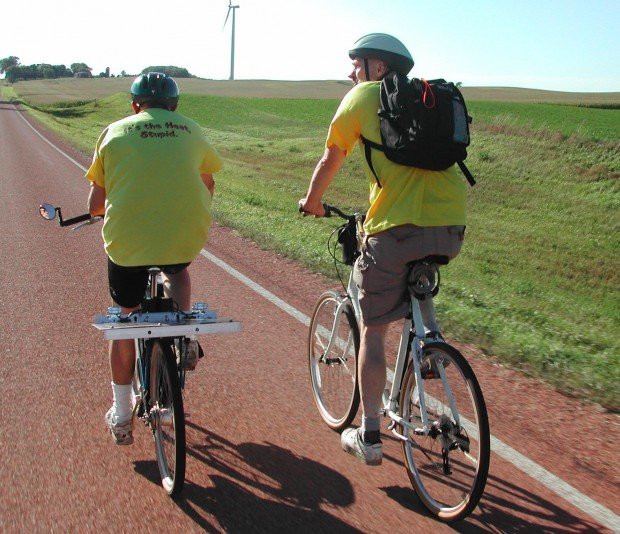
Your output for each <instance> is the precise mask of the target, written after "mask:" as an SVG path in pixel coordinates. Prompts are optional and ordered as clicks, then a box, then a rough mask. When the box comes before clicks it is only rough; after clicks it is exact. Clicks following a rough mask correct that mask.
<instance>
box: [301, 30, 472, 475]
mask: <svg viewBox="0 0 620 534" xmlns="http://www.w3.org/2000/svg"><path fill="white" fill-rule="evenodd" d="M349 56H350V57H351V59H352V61H353V70H352V72H351V74H350V75H349V78H351V80H352V81H353V84H354V87H353V89H351V91H349V92H348V93H347V95H346V96H345V97H344V99H343V100H342V102H341V104H340V106H339V107H338V110H337V111H336V114H335V116H334V118H333V119H332V122H331V125H330V128H329V133H328V136H327V141H326V148H325V153H324V155H323V157H322V158H321V159H320V160H319V162H318V164H317V166H316V168H315V170H314V173H313V175H312V179H311V182H310V186H309V188H308V193H307V194H306V197H305V198H303V199H301V200H300V201H299V207H300V208H301V209H302V210H303V211H304V212H305V213H306V214H311V215H315V216H317V217H322V216H323V215H324V214H325V210H324V209H323V205H322V196H323V194H324V193H325V191H326V190H327V188H328V186H329V184H330V183H331V181H332V180H333V179H334V177H335V175H336V174H337V172H338V171H339V169H340V168H341V166H342V164H343V162H344V159H345V158H346V157H347V156H348V155H349V154H350V153H351V152H352V150H353V149H354V147H355V145H357V144H358V142H359V141H360V139H361V137H362V136H363V137H364V138H366V139H369V140H370V141H374V142H375V143H378V144H381V134H380V130H379V117H378V116H377V110H378V109H379V107H380V103H379V94H380V80H381V79H382V78H383V77H384V76H385V75H386V74H387V73H388V72H390V71H397V72H400V73H402V74H405V75H406V74H407V73H408V72H409V71H410V70H411V68H412V67H413V58H412V57H411V54H410V53H409V51H408V50H407V48H406V47H405V46H404V45H403V44H402V43H401V42H400V41H399V40H398V39H396V38H395V37H393V36H391V35H387V34H383V33H372V34H369V35H364V36H363V37H361V38H360V39H358V40H357V41H356V42H355V44H354V45H353V47H352V48H351V50H350V51H349ZM360 154H361V156H360V157H361V159H362V162H363V163H362V164H363V166H364V169H365V171H366V176H367V179H368V186H369V201H370V207H369V209H368V212H367V214H366V220H365V222H364V231H365V233H366V238H365V240H364V244H363V247H362V254H361V256H360V257H359V258H358V259H357V261H356V263H355V266H354V280H355V282H356V284H357V286H358V287H359V301H360V306H361V309H362V323H361V325H360V337H361V339H360V350H359V358H358V360H359V367H358V372H359V384H360V394H361V401H362V412H363V413H362V426H361V428H359V429H356V428H347V429H346V430H345V431H344V432H343V433H342V436H341V442H342V447H343V449H344V450H345V451H347V452H349V453H351V454H353V455H355V456H357V457H358V458H360V459H361V460H363V461H364V462H365V463H366V464H367V465H380V464H381V461H382V457H383V449H382V444H381V438H380V417H381V408H382V406H381V396H382V393H383V390H384V388H385V380H386V362H385V348H384V346H385V336H386V332H387V328H388V325H389V323H391V322H393V321H395V320H399V319H402V318H404V317H405V316H406V314H407V313H408V304H407V299H406V296H407V285H406V275H407V263H408V262H411V261H413V260H416V259H421V258H424V257H426V256H429V255H443V256H448V257H449V258H454V257H455V256H456V255H457V254H458V253H459V251H460V249H461V245H462V241H463V236H464V231H465V208H466V191H467V190H466V187H467V186H466V184H465V182H464V180H463V179H462V177H461V176H460V175H459V173H457V171H456V170H455V168H454V167H450V168H448V169H446V170H444V171H429V170H423V169H419V168H415V167H407V166H403V165H399V164H397V163H394V162H392V161H389V160H388V159H387V158H386V157H385V155H384V154H383V152H380V151H375V153H373V166H374V169H375V171H376V173H377V175H378V177H379V178H380V183H381V185H379V183H378V181H377V180H376V179H375V176H374V174H373V173H372V171H371V170H370V168H369V167H368V164H367V162H366V159H365V157H364V154H363V150H360ZM422 311H423V314H424V315H425V316H426V317H425V319H426V318H427V317H428V316H429V314H426V313H425V311H424V309H423V310H422ZM426 326H427V327H429V324H426ZM435 326H436V325H435ZM431 329H433V328H432V325H431Z"/></svg>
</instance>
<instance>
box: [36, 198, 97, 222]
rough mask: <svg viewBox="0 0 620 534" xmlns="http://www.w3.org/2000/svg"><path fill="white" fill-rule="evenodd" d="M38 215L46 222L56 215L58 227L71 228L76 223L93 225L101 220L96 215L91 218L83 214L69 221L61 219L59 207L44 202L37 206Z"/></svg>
mask: <svg viewBox="0 0 620 534" xmlns="http://www.w3.org/2000/svg"><path fill="white" fill-rule="evenodd" d="M39 214H40V215H41V217H43V218H44V219H47V220H48V221H51V220H52V219H54V218H55V217H56V215H58V222H59V224H60V226H71V225H73V224H77V223H84V224H93V223H95V222H97V221H98V220H100V219H101V217H100V216H98V215H97V216H94V217H93V216H92V215H91V214H90V213H84V214H82V215H77V216H75V217H71V218H69V219H63V218H62V210H61V209H60V206H58V207H56V206H52V205H51V204H48V203H46V202H45V203H43V204H41V205H40V206H39ZM84 221H86V222H84ZM80 226H83V225H80ZM76 228H79V226H77V227H76Z"/></svg>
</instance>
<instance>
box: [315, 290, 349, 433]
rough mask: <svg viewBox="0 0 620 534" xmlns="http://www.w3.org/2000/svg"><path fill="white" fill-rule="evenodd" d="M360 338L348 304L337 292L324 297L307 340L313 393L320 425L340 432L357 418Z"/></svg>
mask: <svg viewBox="0 0 620 534" xmlns="http://www.w3.org/2000/svg"><path fill="white" fill-rule="evenodd" d="M359 344H360V334H359V328H358V326H357V321H356V319H355V313H354V312H353V308H352V307H351V304H349V303H348V302H347V301H345V300H344V299H343V298H342V297H341V296H340V295H339V294H338V293H337V292H335V291H326V292H325V293H323V294H322V295H321V296H320V297H319V300H318V302H317V304H316V306H315V308H314V312H313V313H312V319H311V321H310V335H309V337H308V363H309V366H310V381H311V384H312V393H313V395H314V400H315V402H316V405H317V408H318V410H319V413H320V415H321V417H322V418H323V421H325V423H327V425H328V426H329V427H330V428H332V429H333V430H336V431H338V432H341V431H342V430H344V429H345V428H347V427H348V426H349V425H350V424H351V421H353V418H354V417H355V415H356V414H357V409H358V407H359V402H360V397H359V391H358V387H357V355H358V352H359Z"/></svg>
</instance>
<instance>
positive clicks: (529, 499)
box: [381, 474, 601, 534]
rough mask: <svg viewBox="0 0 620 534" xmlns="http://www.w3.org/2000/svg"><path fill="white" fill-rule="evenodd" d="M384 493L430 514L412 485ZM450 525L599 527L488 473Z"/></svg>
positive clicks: (471, 533) (479, 528)
mask: <svg viewBox="0 0 620 534" xmlns="http://www.w3.org/2000/svg"><path fill="white" fill-rule="evenodd" d="M381 489H382V490H383V491H384V492H385V493H386V495H387V496H388V497H389V498H390V499H393V500H394V501H396V502H397V503H399V504H400V505H401V506H402V507H403V508H407V509H409V510H411V511H412V512H415V513H416V514H421V515H425V516H427V517H432V516H431V515H430V514H429V513H428V512H427V511H426V508H424V506H423V505H422V503H421V502H420V500H419V499H418V497H417V495H416V493H415V491H414V490H413V489H412V488H403V487H401V486H389V487H383V488H381ZM450 526H451V528H452V529H453V530H454V531H456V532H460V533H463V534H475V533H479V532H498V533H499V532H502V533H504V532H554V533H565V534H569V533H585V532H601V527H600V526H599V525H598V524H596V523H594V522H592V521H587V520H584V519H582V518H580V517H577V516H575V515H574V514H572V513H571V512H570V511H567V510H565V509H563V508H560V507H559V506H558V505H557V504H555V503H553V502H551V501H549V500H546V499H544V498H542V497H541V496H540V494H536V493H533V492H530V491H528V490H527V489H526V488H524V487H520V486H517V485H516V484H513V483H511V482H510V481H507V480H502V479H500V478H498V477H495V476H493V475H492V474H490V475H489V477H488V480H487V485H486V488H485V492H484V495H483V496H482V499H481V501H480V503H479V505H478V506H477V507H476V509H475V510H474V511H473V512H472V514H471V515H470V516H469V517H468V518H466V519H464V520H462V521H458V522H456V523H452V524H450Z"/></svg>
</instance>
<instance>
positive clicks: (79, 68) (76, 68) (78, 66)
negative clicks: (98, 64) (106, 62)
mask: <svg viewBox="0 0 620 534" xmlns="http://www.w3.org/2000/svg"><path fill="white" fill-rule="evenodd" d="M71 70H72V71H73V74H74V75H75V74H77V73H78V72H84V73H87V75H88V76H92V75H93V69H91V68H90V67H89V66H88V65H87V64H86V63H71Z"/></svg>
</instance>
